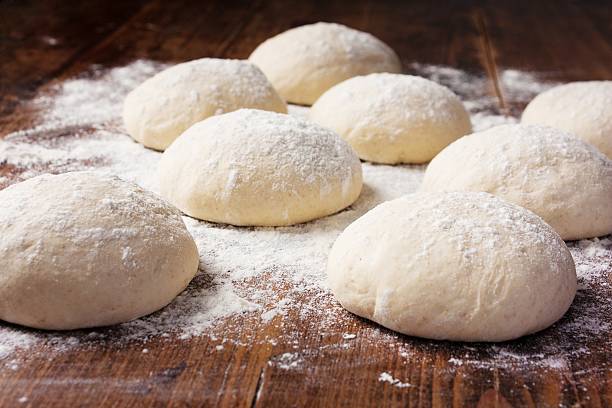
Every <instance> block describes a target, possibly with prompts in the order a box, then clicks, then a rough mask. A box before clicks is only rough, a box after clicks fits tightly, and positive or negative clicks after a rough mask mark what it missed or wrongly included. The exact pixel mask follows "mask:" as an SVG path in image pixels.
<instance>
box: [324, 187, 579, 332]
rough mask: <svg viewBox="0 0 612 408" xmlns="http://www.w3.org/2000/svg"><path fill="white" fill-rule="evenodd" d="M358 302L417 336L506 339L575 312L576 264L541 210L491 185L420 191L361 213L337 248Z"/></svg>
mask: <svg viewBox="0 0 612 408" xmlns="http://www.w3.org/2000/svg"><path fill="white" fill-rule="evenodd" d="M327 273H328V283H329V286H330V288H331V290H332V292H333V293H334V295H335V296H336V298H337V299H338V300H339V301H340V303H341V304H342V306H344V307H345V308H346V309H348V310H349V311H351V312H353V313H355V314H357V315H359V316H363V317H365V318H367V319H371V320H373V321H375V322H377V323H379V324H381V325H383V326H385V327H388V328H390V329H392V330H396V331H398V332H401V333H405V334H408V335H412V336H419V337H426V338H431V339H440V340H442V339H446V340H458V341H505V340H511V339H514V338H517V337H521V336H524V335H526V334H529V333H534V332H537V331H539V330H542V329H544V328H546V327H548V326H550V325H551V324H553V323H554V322H555V321H557V320H558V319H559V318H560V317H561V316H563V314H564V313H565V312H566V311H567V309H568V308H569V306H570V304H571V303H572V300H573V298H574V295H575V293H576V271H575V267H574V262H573V260H572V256H571V254H570V252H569V250H568V249H567V247H566V246H565V243H564V242H563V241H562V240H561V238H560V237H559V236H558V235H557V234H556V233H555V231H554V230H553V229H552V228H551V227H550V226H549V225H547V224H546V223H545V222H544V221H542V219H541V218H539V217H538V216H536V215H535V214H533V213H531V212H530V211H528V210H526V209H524V208H521V207H518V206H516V205H513V204H509V203H506V202H505V201H502V200H501V199H499V198H496V197H494V196H492V195H490V194H487V193H474V192H455V193H416V194H410V195H407V196H404V197H402V198H399V199H396V200H393V201H388V202H386V203H383V204H381V205H379V206H377V207H376V208H374V209H373V210H371V211H369V212H368V213H366V214H365V215H364V216H363V217H361V218H359V219H357V220H356V221H355V222H353V223H352V224H351V225H349V226H348V227H347V228H346V230H344V232H343V233H342V234H341V235H340V237H339V238H338V239H337V240H336V242H335V243H334V246H333V247H332V250H331V253H330V256H329V262H328V266H327Z"/></svg>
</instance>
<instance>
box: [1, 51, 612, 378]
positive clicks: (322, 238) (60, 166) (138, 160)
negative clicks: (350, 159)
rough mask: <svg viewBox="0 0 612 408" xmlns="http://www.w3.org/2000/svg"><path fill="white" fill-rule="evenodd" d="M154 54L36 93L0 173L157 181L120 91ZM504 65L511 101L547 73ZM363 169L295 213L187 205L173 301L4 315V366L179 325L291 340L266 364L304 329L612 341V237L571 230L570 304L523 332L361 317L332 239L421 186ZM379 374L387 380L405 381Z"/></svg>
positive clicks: (473, 86) (480, 95)
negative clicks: (94, 323)
mask: <svg viewBox="0 0 612 408" xmlns="http://www.w3.org/2000/svg"><path fill="white" fill-rule="evenodd" d="M161 68H163V66H162V65H161V64H158V63H153V62H150V61H137V62H134V63H132V64H130V65H128V66H125V67H121V68H114V69H110V70H106V71H103V70H96V69H94V70H93V71H92V72H91V73H89V74H87V75H85V76H84V77H82V78H79V79H73V80H69V81H66V82H64V83H61V84H58V85H56V86H54V87H53V88H51V89H50V90H47V91H46V92H45V93H44V95H42V96H40V97H38V98H37V99H35V100H34V101H32V102H31V105H32V107H34V108H35V109H36V110H37V111H38V121H37V126H36V127H35V128H33V129H28V130H24V131H21V132H16V133H14V134H11V135H9V136H8V137H7V138H6V140H5V141H4V142H0V163H2V164H4V165H5V166H8V167H9V168H12V169H13V172H12V173H11V174H16V176H13V175H11V176H10V177H9V176H4V177H3V176H0V187H4V186H6V185H7V184H9V183H14V182H17V181H19V180H23V179H27V178H30V177H33V176H35V175H37V174H40V173H44V172H54V173H60V172H66V171H71V170H79V169H98V170H100V171H102V172H106V173H113V174H116V175H119V176H120V177H123V178H125V179H128V180H132V181H135V182H137V183H139V184H140V185H142V186H143V187H145V188H148V189H151V190H153V191H158V187H157V179H156V167H157V161H158V160H159V157H160V153H158V152H154V151H152V150H148V149H145V148H144V147H142V146H141V145H139V144H137V143H135V142H133V141H132V139H131V138H129V137H128V136H126V135H125V133H124V131H123V130H122V125H121V122H120V119H119V113H120V111H121V104H122V101H123V98H124V96H125V94H126V93H127V92H128V91H129V90H131V89H132V88H133V87H135V86H136V85H137V84H138V83H140V82H141V81H142V80H144V79H145V78H147V77H149V76H151V75H152V74H153V73H154V72H157V71H159V70H160V69H161ZM410 71H411V73H416V74H419V75H422V76H425V77H429V78H430V79H433V80H436V81H438V82H440V83H442V84H444V85H447V86H449V87H450V88H451V89H453V90H454V91H455V92H457V93H458V94H459V95H460V96H461V97H462V99H463V100H464V101H465V103H466V106H467V107H468V108H469V110H470V112H471V114H472V121H473V123H474V127H475V129H478V130H480V129H486V128H488V127H491V126H493V125H496V124H500V123H513V122H515V121H516V119H514V118H513V117H504V116H503V115H500V114H499V111H498V109H497V107H496V106H497V100H496V99H495V98H493V97H491V96H490V93H491V85H490V84H489V83H488V81H487V80H486V79H484V78H482V77H479V76H476V75H472V74H469V73H466V72H464V71H460V70H457V69H454V68H449V67H440V66H425V65H419V64H414V65H412V66H411V67H410ZM500 78H501V84H502V93H503V96H504V99H505V103H506V104H507V105H512V106H516V105H521V104H524V103H525V102H527V101H529V100H530V99H531V98H532V97H533V96H534V95H535V94H537V93H539V92H541V91H542V90H543V89H545V88H547V87H548V86H550V85H552V84H549V83H542V82H540V81H539V80H538V79H537V77H535V76H534V75H532V74H529V73H525V72H519V71H514V70H508V71H503V72H501V73H500ZM290 111H291V113H292V114H296V115H299V116H303V115H304V113H305V112H306V108H302V107H291V109H290ZM32 142H36V143H32ZM363 170H364V182H365V186H364V190H363V193H362V195H361V197H360V198H359V199H358V200H357V202H356V203H355V204H354V205H352V206H351V207H349V208H348V209H346V210H344V211H342V212H340V213H339V214H336V215H333V216H330V217H326V218H323V219H321V220H318V221H314V222H310V223H306V224H303V225H299V226H293V227H284V228H237V227H231V226H226V225H218V224H210V223H206V222H200V221H196V220H194V219H191V218H188V217H185V218H184V219H185V222H186V224H187V227H188V228H189V230H190V231H191V233H192V234H193V236H194V238H195V240H196V242H197V244H198V248H199V251H200V257H201V270H200V273H199V274H198V275H197V277H196V278H195V279H194V281H193V282H192V283H191V284H190V286H189V288H188V289H187V290H186V291H185V292H184V293H183V294H181V295H180V296H179V297H178V298H177V299H176V300H175V301H174V302H173V303H172V304H171V305H170V306H168V307H166V308H164V309H163V310H161V311H159V312H157V313H154V314H152V315H150V316H147V317H145V318H142V319H139V320H136V321H133V322H130V323H126V324H123V325H120V326H118V327H114V328H107V329H97V330H87V331H75V332H68V333H44V332H39V331H34V330H28V329H25V328H21V327H17V326H12V325H8V324H4V325H2V326H0V359H2V361H3V362H4V364H5V366H6V367H7V368H8V369H19V361H20V359H25V358H27V357H28V353H27V349H28V348H30V347H31V346H34V345H37V346H41V345H44V346H45V353H54V352H55V353H58V352H61V351H62V350H65V349H68V348H71V347H97V346H99V345H101V344H104V343H106V342H111V343H113V344H123V343H127V342H133V341H138V342H142V343H143V346H146V344H147V341H148V340H149V339H150V338H160V337H161V338H164V337H165V338H168V339H173V341H177V340H176V338H177V337H178V338H179V339H181V338H182V339H188V338H189V337H192V336H208V337H209V338H210V339H211V340H212V341H216V342H217V343H218V345H217V347H216V350H219V351H222V350H223V344H226V343H232V344H245V345H248V344H252V343H254V342H269V343H271V344H281V345H284V346H285V347H286V348H288V349H290V350H293V351H292V353H290V354H282V355H281V356H280V357H279V358H277V359H272V360H270V362H269V364H275V365H277V366H278V367H280V368H286V369H294V368H298V367H301V366H306V365H307V364H308V362H309V361H310V359H311V358H314V357H313V355H312V349H311V350H310V351H307V350H306V351H304V350H302V349H301V345H302V341H303V338H304V337H306V335H307V334H312V333H315V334H317V335H318V336H320V338H321V339H323V340H322V341H323V343H324V345H322V346H321V347H320V348H319V350H322V349H325V348H333V349H339V350H343V349H349V348H352V347H355V345H356V344H360V343H361V344H362V345H363V344H366V345H367V344H375V345H377V346H384V347H386V348H387V349H388V350H389V353H395V354H396V355H397V358H398V359H400V360H401V361H404V363H405V361H407V360H409V359H411V358H412V357H413V356H414V355H415V354H416V353H419V354H420V351H422V350H446V351H447V353H448V358H449V363H450V365H449V367H459V366H463V365H472V366H476V367H480V368H485V369H488V368H493V367H500V366H502V367H518V368H522V369H525V370H527V369H529V367H532V366H540V367H546V368H547V369H551V370H557V369H558V370H563V369H565V367H567V365H568V364H569V363H568V362H569V361H570V360H572V359H573V358H575V357H577V356H584V355H588V354H591V355H597V354H599V355H601V354H602V353H606V352H609V351H610V348H611V347H612V341H611V340H610V337H609V335H608V332H609V330H610V321H609V316H610V315H611V314H612V308H611V307H610V304H609V298H610V296H611V288H610V286H609V284H608V279H609V275H610V263H611V262H612V241H611V240H610V239H609V238H606V239H601V240H597V239H593V240H584V241H580V242H577V243H571V244H570V246H571V251H572V254H573V256H574V257H575V260H576V263H577V270H578V275H579V280H580V291H579V293H578V296H577V298H576V300H575V302H574V305H573V306H572V308H571V309H570V311H569V313H568V314H567V315H566V316H565V317H564V318H563V319H562V320H561V321H560V322H559V323H557V324H556V325H555V326H554V327H553V328H551V329H549V330H546V331H544V332H542V333H539V334H536V335H534V336H529V337H528V338H526V339H523V340H521V341H518V342H511V343H503V344H498V345H484V344H481V345H469V344H454V345H450V344H449V343H445V342H432V341H427V340H420V339H413V338H408V337H406V336H401V335H398V334H396V333H393V332H390V331H388V330H386V329H384V328H381V327H378V326H376V325H374V324H367V323H361V324H357V323H356V322H358V321H357V319H356V318H355V317H354V316H352V315H350V314H349V313H347V312H345V311H344V310H343V309H342V308H341V307H340V306H339V305H338V304H337V303H336V302H335V301H334V299H333V298H332V296H331V295H330V294H329V292H328V291H327V290H326V289H325V287H324V286H325V285H324V272H325V263H326V259H327V254H328V251H329V249H330V247H331V245H332V243H333V242H334V240H335V238H336V237H337V236H338V234H339V233H340V232H341V231H342V230H343V229H344V228H345V227H346V226H347V225H348V224H349V223H351V222H352V221H353V220H355V219H356V218H357V217H359V216H360V215H362V214H364V213H365V212H366V211H368V210H369V209H371V208H372V207H374V206H375V205H377V204H378V203H381V202H383V201H386V200H389V199H393V198H396V197H398V196H401V195H403V194H406V193H410V192H412V191H415V190H416V189H417V187H418V186H419V184H420V182H421V178H422V175H423V170H424V166H384V165H371V164H367V163H364V165H363ZM289 316H290V318H288V317H289ZM221 322H223V324H221ZM262 325H265V326H268V327H270V328H271V329H270V330H267V333H269V334H268V335H267V337H262V336H261V335H258V334H257V333H258V330H253V329H251V330H247V329H245V328H246V327H250V328H257V327H258V326H262ZM338 333H345V334H338ZM346 333H348V334H346ZM357 340H359V341H357ZM179 341H180V340H179ZM595 345H597V347H595ZM145 349H146V348H145ZM146 350H148V349H146ZM24 351H25V352H24ZM143 352H144V350H143ZM604 355H605V354H604ZM593 369H597V368H593ZM600 369H601V368H600ZM383 374H386V375H384V376H383ZM383 374H381V378H380V381H382V382H387V383H391V384H393V385H395V386H403V384H407V383H403V382H401V381H399V380H397V379H395V378H393V376H392V375H391V374H388V373H383ZM408 386H409V384H407V385H406V387H408Z"/></svg>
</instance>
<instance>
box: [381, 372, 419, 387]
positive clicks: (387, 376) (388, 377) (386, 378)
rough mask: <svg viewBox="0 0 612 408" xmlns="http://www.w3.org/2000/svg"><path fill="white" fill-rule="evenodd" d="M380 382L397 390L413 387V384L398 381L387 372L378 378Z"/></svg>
mask: <svg viewBox="0 0 612 408" xmlns="http://www.w3.org/2000/svg"><path fill="white" fill-rule="evenodd" d="M378 381H381V382H386V383H389V384H391V385H393V386H394V387H397V388H406V387H412V384H410V383H407V382H401V381H400V380H398V379H397V378H393V376H392V375H391V374H389V373H386V372H382V373H380V375H379V376H378Z"/></svg>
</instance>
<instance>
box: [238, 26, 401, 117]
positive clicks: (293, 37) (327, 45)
mask: <svg viewBox="0 0 612 408" xmlns="http://www.w3.org/2000/svg"><path fill="white" fill-rule="evenodd" d="M249 60H251V61H252V62H253V63H254V64H256V65H257V66H258V67H260V68H261V70H262V71H263V72H264V73H265V74H266V76H267V77H268V78H269V79H270V81H271V82H272V84H273V85H274V87H275V88H276V89H277V90H278V92H279V93H280V95H281V96H282V97H283V98H284V99H285V100H287V101H289V102H292V103H298V104H303V105H311V104H312V103H314V101H316V100H317V98H318V97H319V96H320V95H321V94H322V93H323V92H325V91H326V90H328V89H329V88H330V87H332V86H334V85H335V84H337V83H339V82H342V81H344V80H345V79H348V78H351V77H354V76H356V75H365V74H370V73H372V72H401V70H402V66H401V63H400V60H399V58H398V57H397V55H396V54H395V52H393V50H392V49H391V48H389V46H387V45H386V44H385V43H383V42H382V41H380V40H379V39H377V38H376V37H374V36H373V35H371V34H368V33H364V32H363V31H358V30H354V29H352V28H349V27H346V26H343V25H340V24H333V23H316V24H309V25H304V26H301V27H297V28H292V29H290V30H288V31H285V32H283V33H280V34H278V35H276V36H274V37H272V38H270V39H268V40H266V41H264V42H263V43H261V44H260V45H259V46H258V47H257V48H256V49H255V51H253V53H252V54H251V56H250V57H249Z"/></svg>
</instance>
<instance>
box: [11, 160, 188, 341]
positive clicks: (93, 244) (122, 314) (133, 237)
mask: <svg viewBox="0 0 612 408" xmlns="http://www.w3.org/2000/svg"><path fill="white" fill-rule="evenodd" d="M0 203H1V205H2V211H0V299H2V300H1V301H0V319H2V320H6V321H8V322H12V323H17V324H21V325H24V326H30V327H35V328H39V329H50V330H69V329H78V328H86V327H95V326H107V325H111V324H117V323H122V322H126V321H129V320H132V319H136V318H138V317H140V316H144V315H146V314H149V313H152V312H154V311H156V310H158V309H160V308H162V307H164V306H165V305H167V304H168V303H170V302H171V301H172V299H174V298H175V297H176V295H178V294H179V293H180V292H181V291H182V290H183V289H185V287H186V286H187V284H188V283H189V281H191V279H192V278H193V276H194V275H195V273H196V272H197V270H198V251H197V248H196V245H195V243H194V241H193V238H192V237H191V235H190V234H189V232H188V231H187V229H186V228H185V224H184V223H183V220H182V218H181V214H180V212H179V211H178V210H177V209H176V208H174V207H172V206H171V205H169V204H168V203H166V202H165V201H163V200H162V199H161V198H159V197H158V196H156V195H154V194H153V193H149V192H147V191H145V190H143V189H141V188H140V187H138V186H136V185H135V184H132V183H128V182H125V181H122V180H120V179H118V178H116V177H111V176H104V175H100V174H97V173H93V172H74V173H66V174H62V175H58V176H54V175H49V174H47V175H43V176H38V177H34V178H32V179H29V180H27V181H24V182H22V183H18V184H15V185H12V186H10V187H7V188H6V189H4V190H2V191H0Z"/></svg>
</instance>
